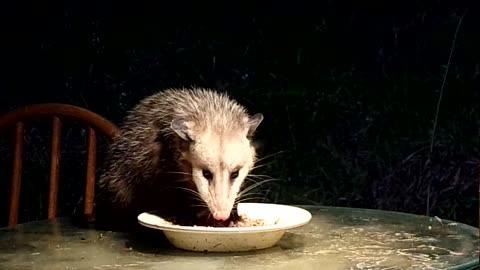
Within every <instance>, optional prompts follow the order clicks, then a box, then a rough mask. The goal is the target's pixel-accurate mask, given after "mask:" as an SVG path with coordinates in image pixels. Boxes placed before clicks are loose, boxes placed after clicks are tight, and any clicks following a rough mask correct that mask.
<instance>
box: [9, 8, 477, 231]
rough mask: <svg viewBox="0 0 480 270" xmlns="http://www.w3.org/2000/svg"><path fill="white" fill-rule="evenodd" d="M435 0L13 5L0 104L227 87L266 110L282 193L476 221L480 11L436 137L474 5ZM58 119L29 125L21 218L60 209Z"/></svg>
mask: <svg viewBox="0 0 480 270" xmlns="http://www.w3.org/2000/svg"><path fill="white" fill-rule="evenodd" d="M429 4H430V5H427V2H425V3H423V4H422V5H420V4H415V5H413V4H408V5H405V8H403V9H402V8H397V9H392V7H389V8H383V9H382V8H381V7H379V6H377V7H376V8H366V7H364V8H361V9H353V8H346V7H345V5H343V4H339V3H334V2H324V3H322V4H321V6H320V7H313V6H310V5H307V4H305V3H303V2H301V1H294V2H290V3H279V2H278V3H277V2H272V3H268V4H267V2H263V5H262V6H258V5H256V6H255V5H247V4H244V5H243V6H235V7H227V6H226V5H228V4H225V3H223V6H221V8H222V10H216V9H215V8H218V7H219V6H218V5H214V4H212V3H208V2H205V3H204V2H203V1H202V2H197V3H196V4H186V3H183V5H181V4H178V6H176V7H167V6H160V5H150V4H145V3H143V2H136V3H135V4H134V3H133V2H131V3H129V4H123V3H120V2H107V1H104V2H102V1H97V2H95V3H93V2H88V1H86V2H63V3H47V2H42V1H36V2H20V1H19V2H12V3H10V4H3V7H2V8H0V15H1V18H3V19H2V22H1V23H2V32H1V37H2V38H1V45H0V46H2V50H0V57H1V65H0V66H1V72H0V74H1V75H0V76H1V77H0V89H1V92H0V110H1V111H0V112H1V113H6V112H8V111H11V110H14V109H16V108H18V107H20V106H24V105H28V104H34V103H42V102H62V103H69V104H74V105H77V106H80V107H84V108H87V109H89V110H92V111H94V112H96V113H98V114H100V115H102V116H104V117H106V118H107V119H109V120H111V121H113V122H114V123H116V124H120V123H121V121H122V119H123V117H125V115H126V113H127V111H128V110H129V109H131V108H132V107H133V106H134V105H135V104H136V103H137V102H139V101H140V100H141V99H142V98H144V97H145V96H147V95H149V94H152V93H154V92H156V91H158V90H161V89H164V88H168V87H184V86H185V87H189V86H200V87H212V88H217V89H220V90H223V91H228V93H230V95H231V96H232V97H234V98H236V99H237V100H238V101H239V102H241V103H242V104H244V105H245V106H246V107H247V108H248V109H249V110H250V111H251V112H252V113H255V112H261V113H263V114H264V116H265V120H264V122H263V123H262V124H261V126H260V128H259V130H258V133H257V138H258V140H259V142H260V149H259V154H260V157H266V158H265V159H263V160H262V161H261V162H260V164H261V165H265V166H263V167H261V168H259V169H257V170H256V171H255V173H256V174H265V175H268V176H269V177H270V178H272V179H276V181H272V182H270V183H267V184H265V185H263V186H262V188H263V190H265V191H268V193H267V195H266V197H265V199H267V201H268V202H277V203H289V204H290V203H294V204H321V205H335V206H350V207H364V208H377V209H388V210H395V211H404V212H409V213H417V214H427V215H431V216H435V215H436V216H438V217H440V218H446V219H451V220H456V221H459V222H463V223H467V224H470V225H474V226H477V224H478V206H479V202H478V193H477V190H478V185H479V183H478V181H479V175H480V156H479V148H480V120H479V119H480V118H479V116H480V115H479V114H480V110H479V106H480V105H479V104H480V90H479V74H480V57H479V56H480V54H479V52H478V51H479V48H480V40H479V38H478V37H479V35H478V29H479V26H480V24H479V22H480V21H479V17H480V16H479V15H480V13H479V10H478V9H469V10H468V12H467V13H466V15H465V17H464V19H463V22H462V24H461V25H460V28H459V31H458V35H457V36H456V40H455V46H454V52H453V55H452V58H451V61H450V65H449V67H448V68H449V69H448V74H447V76H446V79H447V80H446V83H445V86H444V89H443V96H442V100H441V103H440V107H439V110H438V123H437V127H436V130H435V134H434V137H433V147H431V143H432V129H433V122H434V119H435V115H436V112H437V103H438V101H439V97H440V92H441V88H442V82H443V79H444V75H445V71H446V66H447V63H448V59H449V55H450V50H451V48H452V45H453V41H454V36H455V30H456V28H457V26H458V24H459V21H460V18H461V17H462V14H463V13H464V12H465V9H456V8H449V7H448V5H446V4H442V2H431V3H429ZM342 6H343V7H342ZM407 7H408V8H407ZM402 10H405V11H402ZM393 11H394V12H393ZM82 128H83V127H82V126H80V125H78V124H76V123H72V124H70V125H66V126H65V128H64V129H63V137H62V138H63V141H62V161H61V186H60V201H59V202H60V205H61V209H60V214H61V215H66V214H70V213H71V212H72V211H74V210H75V209H76V208H77V206H78V205H77V203H78V202H79V201H80V200H81V196H82V192H83V185H84V179H85V162H84V161H85V158H86V155H85V153H86V152H85V145H86V136H85V132H84V131H83V130H82ZM50 132H51V126H50V123H48V122H47V123H43V124H38V125H31V126H28V129H27V133H26V135H25V140H26V156H25V160H24V168H25V169H24V171H23V178H22V181H23V182H22V194H21V205H20V207H21V213H20V221H21V222H24V221H28V220H35V219H39V218H45V217H46V211H47V208H46V205H47V198H48V196H47V193H46V192H47V189H48V171H49V162H50V160H49V151H50V150H49V148H50V138H49V135H50ZM11 135H12V133H11V132H7V131H4V132H2V139H1V141H0V142H1V148H0V177H1V178H0V192H1V194H0V205H1V206H2V209H1V211H0V214H1V215H0V216H1V218H0V222H1V223H2V225H4V224H6V221H7V205H8V204H7V203H8V199H9V187H10V177H11V176H10V175H11V167H12V147H11V145H12V140H11V139H12V136H11ZM104 143H105V141H103V140H102V141H100V148H99V150H100V152H99V159H100V160H99V162H101V158H102V151H104V150H105V144H104ZM100 165H101V164H100ZM80 207H81V205H80ZM76 210H78V211H81V209H76Z"/></svg>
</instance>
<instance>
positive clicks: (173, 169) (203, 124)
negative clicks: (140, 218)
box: [96, 88, 263, 226]
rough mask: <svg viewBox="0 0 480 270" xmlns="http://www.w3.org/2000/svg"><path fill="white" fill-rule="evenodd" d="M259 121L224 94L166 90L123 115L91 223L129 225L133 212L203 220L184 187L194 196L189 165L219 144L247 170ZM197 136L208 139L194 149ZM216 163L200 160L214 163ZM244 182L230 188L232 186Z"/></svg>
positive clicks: (205, 215)
mask: <svg viewBox="0 0 480 270" xmlns="http://www.w3.org/2000/svg"><path fill="white" fill-rule="evenodd" d="M262 119H263V116H262V115H261V114H257V115H255V116H249V115H248V113H247V112H246V109H245V108H244V107H243V106H241V105H240V104H238V103H237V102H235V101H234V100H232V99H230V98H229V97H228V96H227V95H226V94H223V93H219V92H216V91H213V90H209V89H197V88H195V89H167V90H164V91H161V92H158V93H156V94H154V95H152V96H149V97H147V98H145V99H144V100H142V101H141V102H140V103H139V104H138V105H137V106H135V107H134V108H133V110H132V111H130V112H129V114H128V115H127V117H126V119H125V121H124V123H123V124H122V126H121V134H120V136H118V137H117V138H116V139H115V140H114V141H113V142H112V144H111V145H110V148H109V151H108V154H107V159H106V164H105V170H104V172H103V174H102V175H101V177H100V180H99V188H100V193H99V198H98V200H97V209H99V210H97V214H96V217H97V220H98V221H99V222H101V220H102V219H103V221H104V222H105V221H107V222H109V223H110V224H112V223H116V224H117V225H124V226H129V225H130V226H131V225H133V224H134V223H136V216H137V215H138V214H139V213H141V212H144V211H157V212H159V214H161V215H163V216H168V217H170V218H171V219H172V220H175V221H176V222H177V223H180V224H183V225H194V224H197V225H198V224H199V223H205V222H207V220H208V219H209V218H211V215H210V212H209V210H208V208H207V207H205V206H204V207H198V205H199V204H201V202H200V201H199V198H198V197H195V196H193V195H192V194H190V193H189V192H188V191H186V190H185V189H189V190H194V191H198V190H197V187H196V186H195V183H194V182H193V180H192V175H191V173H192V163H194V162H195V160H196V159H198V158H199V157H198V155H206V153H208V152H209V150H211V149H202V147H203V148H211V147H218V149H215V150H216V151H219V152H227V155H230V156H231V158H232V157H233V156H232V155H236V156H240V157H242V156H243V157H244V159H245V160H248V161H249V162H247V163H248V168H246V169H245V171H243V173H244V174H245V173H248V172H249V171H250V170H251V169H252V167H253V164H254V162H255V160H256V152H255V147H254V146H253V144H251V143H250V141H251V139H252V137H253V133H254V132H255V130H256V128H257V126H258V125H259V124H260V122H261V121H262ZM199 136H202V140H205V137H206V136H207V138H208V139H206V140H207V141H208V140H211V141H209V144H202V145H197V144H194V142H196V141H198V140H199ZM219 138H220V139H219ZM230 138H232V139H230ZM234 138H235V139H234ZM237 138H241V139H242V140H243V138H245V139H246V140H248V143H249V144H248V145H249V146H248V147H247V148H245V147H243V144H232V143H230V142H236V141H237ZM195 147H197V148H198V149H196V148H195ZM192 155H197V156H192ZM245 155H247V156H246V157H245ZM215 158H216V157H212V156H201V159H203V160H205V159H206V160H209V162H211V163H212V164H213V165H216V163H217V162H218V159H215ZM231 158H230V160H232V159H231ZM220 160H221V159H220ZM223 165H225V166H227V165H228V164H223ZM242 184H243V181H242V182H240V183H235V182H234V183H233V185H238V187H236V188H238V189H240V186H241V185H242ZM102 210H103V212H102ZM99 212H102V213H99ZM235 217H237V215H236V211H235V210H234V211H232V218H235Z"/></svg>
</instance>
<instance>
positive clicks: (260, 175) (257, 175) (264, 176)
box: [247, 173, 271, 178]
mask: <svg viewBox="0 0 480 270" xmlns="http://www.w3.org/2000/svg"><path fill="white" fill-rule="evenodd" d="M247 177H256V178H271V176H268V175H265V174H253V173H249V174H248V175H247Z"/></svg>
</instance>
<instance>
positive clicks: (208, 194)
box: [194, 169, 244, 221]
mask: <svg viewBox="0 0 480 270" xmlns="http://www.w3.org/2000/svg"><path fill="white" fill-rule="evenodd" d="M194 175H196V176H197V177H194V181H195V183H196V184H197V189H198V193H199V195H200V197H201V198H202V200H203V201H205V203H206V205H207V206H208V209H209V210H210V214H211V215H212V217H213V218H214V219H215V220H218V221H225V220H227V219H229V218H230V214H231V212H232V209H233V205H234V203H235V200H236V199H237V196H238V192H239V189H240V186H241V182H242V181H243V178H244V176H241V177H240V176H239V175H238V172H237V171H235V172H234V173H233V176H235V177H238V179H232V177H231V176H232V173H231V172H230V171H229V170H216V171H215V172H214V171H213V170H212V171H210V170H207V169H203V170H199V171H197V173H194ZM232 180H234V181H232Z"/></svg>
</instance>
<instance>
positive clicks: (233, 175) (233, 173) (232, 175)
mask: <svg viewBox="0 0 480 270" xmlns="http://www.w3.org/2000/svg"><path fill="white" fill-rule="evenodd" d="M237 177H238V170H235V171H233V172H232V173H230V180H232V181H233V180H235V179H236V178H237Z"/></svg>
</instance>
